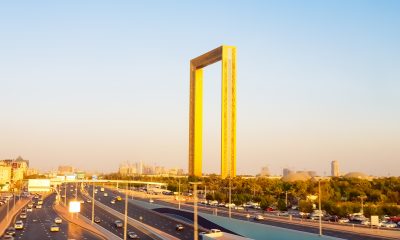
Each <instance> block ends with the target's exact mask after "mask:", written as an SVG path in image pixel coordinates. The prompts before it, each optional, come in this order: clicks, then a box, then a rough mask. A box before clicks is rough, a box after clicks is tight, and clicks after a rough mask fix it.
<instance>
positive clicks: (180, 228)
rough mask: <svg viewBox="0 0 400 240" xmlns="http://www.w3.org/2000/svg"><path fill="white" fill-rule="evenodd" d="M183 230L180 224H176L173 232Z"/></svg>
mask: <svg viewBox="0 0 400 240" xmlns="http://www.w3.org/2000/svg"><path fill="white" fill-rule="evenodd" d="M183 229H185V228H184V227H183V225H182V224H176V227H175V230H176V231H183Z"/></svg>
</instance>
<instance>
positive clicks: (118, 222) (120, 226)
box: [114, 220, 123, 228]
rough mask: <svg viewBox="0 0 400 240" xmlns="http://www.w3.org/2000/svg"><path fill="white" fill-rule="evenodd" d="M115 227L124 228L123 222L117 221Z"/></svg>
mask: <svg viewBox="0 0 400 240" xmlns="http://www.w3.org/2000/svg"><path fill="white" fill-rule="evenodd" d="M114 225H115V227H117V228H122V226H123V225H122V222H121V220H115V222H114Z"/></svg>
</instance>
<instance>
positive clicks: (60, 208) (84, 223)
mask: <svg viewBox="0 0 400 240" xmlns="http://www.w3.org/2000/svg"><path fill="white" fill-rule="evenodd" d="M53 209H54V211H56V212H57V214H58V215H60V216H61V217H62V218H64V219H65V220H66V221H68V222H70V223H72V224H76V225H78V226H80V227H82V228H84V229H86V230H88V231H90V232H92V233H94V234H96V235H97V236H99V237H101V238H103V239H107V240H117V239H118V240H119V239H120V238H119V237H118V236H116V235H114V234H113V233H111V232H109V231H108V230H106V229H104V228H102V227H101V226H99V225H97V224H94V225H92V224H91V222H90V221H88V219H86V218H85V217H82V216H81V217H78V218H76V217H72V215H71V213H69V212H68V209H67V208H66V207H65V206H64V205H63V204H54V205H53Z"/></svg>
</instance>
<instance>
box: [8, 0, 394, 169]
mask: <svg viewBox="0 0 400 240" xmlns="http://www.w3.org/2000/svg"><path fill="white" fill-rule="evenodd" d="M339 3H340V4H339ZM157 4H158V7H157V8H154V9H152V11H151V12H149V11H148V9H149V8H150V6H151V5H152V4H150V3H129V2H121V3H119V4H110V3H106V2H96V4H93V2H91V3H89V2H88V3H81V2H78V1H70V2H68V3H46V4H44V3H29V2H25V4H23V5H19V4H15V3H1V4H0V30H1V31H2V36H3V37H2V39H0V65H1V66H2V67H0V89H1V94H0V101H1V102H2V104H1V105H0V106H1V111H2V113H3V114H2V118H0V133H1V137H0V146H1V147H0V159H8V158H11V159H14V158H16V157H17V156H19V155H21V156H22V157H24V158H27V159H29V160H30V161H31V165H32V167H33V168H39V169H42V170H51V169H56V168H57V167H58V166H59V165H65V164H67V165H73V166H75V167H77V168H80V169H87V170H89V171H104V172H106V171H110V172H111V171H115V172H116V171H117V170H118V165H119V163H120V162H122V161H126V160H129V161H144V162H147V163H150V164H151V163H157V164H159V165H163V166H166V167H179V168H183V169H185V170H186V169H187V165H188V163H187V162H188V137H187V136H188V131H189V126H188V123H189V107H188V106H189V103H188V99H189V91H188V89H189V71H188V62H189V60H190V59H191V58H192V57H193V56H197V55H198V54H199V53H203V52H205V51H208V50H210V49H213V48H215V47H218V46H220V45H221V44H231V45H235V46H237V48H238V50H237V56H238V66H239V67H238V70H237V75H238V77H237V84H238V99H237V102H238V106H237V111H238V120H237V172H238V174H239V175H240V174H253V175H254V174H257V173H259V172H260V169H261V167H263V166H265V165H268V166H269V168H270V171H271V172H272V173H281V171H282V169H283V168H286V167H289V168H293V169H296V170H304V169H310V170H314V171H317V172H318V173H323V172H326V173H327V175H329V173H330V162H331V161H333V160H335V159H336V160H338V161H339V162H340V172H341V173H342V172H351V171H361V172H365V173H367V174H371V175H378V176H387V175H388V174H390V175H395V176H399V175H400V168H399V167H398V162H399V160H400V149H399V147H398V146H400V127H399V124H398V123H399V122H400V112H399V111H398V107H399V103H400V94H399V89H400V81H398V79H400V72H399V69H400V68H399V66H400V48H399V47H398V43H399V42H400V33H399V32H398V31H396V29H397V26H398V25H399V24H400V16H398V14H397V13H398V9H399V7H400V4H399V3H398V2H395V1H385V2H383V3H374V2H372V1H354V2H351V3H350V2H346V1H337V2H324V3H322V2H316V1H306V2H303V3H301V4H300V3H296V2H294V1H288V2H286V1H285V2H279V3H273V2H261V1H260V2H254V4H240V3H238V2H235V3H230V2H229V8H230V11H222V12H221V11H216V10H212V9H223V7H224V6H226V5H227V4H228V2H226V1H225V2H224V1H221V2H218V3H213V2H208V4H204V6H198V5H197V4H196V6H194V5H195V3H185V4H177V3H175V4H169V3H163V2H161V1H160V2H157ZM77 6H79V8H78V7H77ZM210 6H213V8H210ZM204 12H208V15H207V16H208V17H207V18H201V19H200V17H201V16H203V14H204ZM105 16H106V17H105ZM189 19H190V21H189ZM204 75H205V77H204V79H206V81H205V83H204V84H205V85H204V88H205V89H204V95H205V96H204V109H205V111H204V121H203V122H204V129H205V130H204V143H203V145H204V157H203V163H204V164H203V166H204V167H203V170H204V172H205V173H210V172H214V173H218V172H219V171H220V169H219V168H220V166H219V161H220V160H219V159H220V156H219V155H220V149H219V147H218V146H219V140H220V133H219V129H220V115H219V112H220V99H219V98H220V92H219V89H220V83H219V81H220V67H219V66H211V67H210V68H209V69H207V70H205V72H204ZM364 163H369V164H364Z"/></svg>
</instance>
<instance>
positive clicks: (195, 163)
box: [189, 46, 236, 178]
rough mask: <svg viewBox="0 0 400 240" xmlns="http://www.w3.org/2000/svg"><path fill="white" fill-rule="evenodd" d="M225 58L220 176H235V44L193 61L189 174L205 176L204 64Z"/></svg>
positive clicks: (205, 65) (219, 48) (191, 66)
mask: <svg viewBox="0 0 400 240" xmlns="http://www.w3.org/2000/svg"><path fill="white" fill-rule="evenodd" d="M218 61H221V62H222V84H221V85H222V87H221V89H222V93H221V94H222V96H221V98H222V100H221V105H222V106H221V177H222V178H226V177H235V176H236V47H233V46H221V47H218V48H216V49H214V50H211V51H209V52H207V53H205V54H203V55H201V56H199V57H196V58H194V59H192V60H191V61H190V116H189V175H190V176H197V177H201V176H202V135H203V131H202V125H203V123H202V122H203V68H204V67H207V66H208V65H211V64H213V63H216V62H218Z"/></svg>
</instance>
